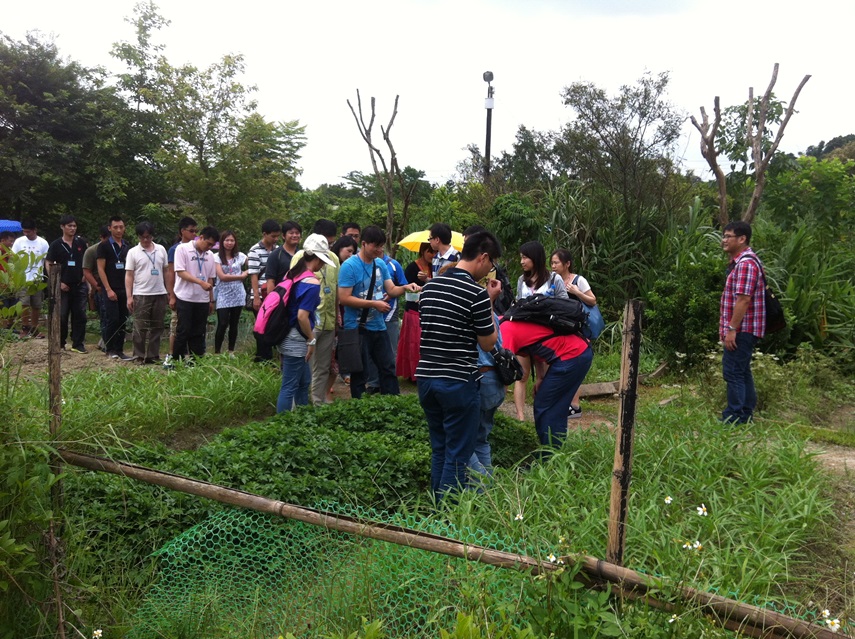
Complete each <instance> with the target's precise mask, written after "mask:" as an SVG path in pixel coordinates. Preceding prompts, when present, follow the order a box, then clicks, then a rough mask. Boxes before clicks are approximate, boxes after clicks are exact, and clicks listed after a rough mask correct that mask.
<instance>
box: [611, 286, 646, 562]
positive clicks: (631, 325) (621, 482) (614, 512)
mask: <svg viewBox="0 0 855 639" xmlns="http://www.w3.org/2000/svg"><path fill="white" fill-rule="evenodd" d="M641 314H642V304H641V301H640V300H629V301H627V303H626V307H625V308H624V319H623V347H622V349H621V353H622V359H621V366H620V415H619V417H618V427H617V434H616V437H615V461H614V469H613V471H612V491H611V503H610V505H609V543H608V547H607V549H606V561H608V562H609V563H612V564H615V565H617V566H623V551H624V542H625V540H626V515H627V503H628V501H629V482H630V479H631V478H632V448H633V441H634V429H635V403H636V399H637V398H638V360H639V354H640V349H641Z"/></svg>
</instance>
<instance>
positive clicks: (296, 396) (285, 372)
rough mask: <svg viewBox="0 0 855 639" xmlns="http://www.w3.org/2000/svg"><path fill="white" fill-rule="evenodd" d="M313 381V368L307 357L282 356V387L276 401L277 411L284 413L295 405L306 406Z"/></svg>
mask: <svg viewBox="0 0 855 639" xmlns="http://www.w3.org/2000/svg"><path fill="white" fill-rule="evenodd" d="M311 381H312V369H311V367H310V366H309V362H307V361H306V358H305V357H291V356H289V355H283V356H282V388H280V389H279V399H278V400H277V401H276V412H277V413H283V412H285V411H289V410H291V409H292V407H293V406H294V405H297V406H306V405H307V404H308V403H309V384H310V383H311Z"/></svg>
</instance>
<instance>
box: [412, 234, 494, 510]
mask: <svg viewBox="0 0 855 639" xmlns="http://www.w3.org/2000/svg"><path fill="white" fill-rule="evenodd" d="M501 253H502V250H501V246H500V244H499V241H498V240H497V239H496V237H495V236H494V235H493V234H492V233H489V232H487V231H484V232H481V233H475V234H474V235H472V236H470V237H469V238H467V240H466V244H464V246H463V252H462V253H461V255H460V260H459V262H458V263H457V265H456V266H455V267H454V268H451V269H449V270H447V271H446V272H445V273H444V274H443V275H440V276H437V277H434V278H433V279H432V280H431V281H430V282H428V283H427V284H426V285H425V287H424V289H423V290H422V294H421V297H420V298H419V312H420V315H421V329H422V337H421V343H420V359H419V365H418V367H417V368H416V380H417V385H418V390H419V402H420V403H421V405H422V409H423V410H424V412H425V417H426V418H427V422H428V430H429V433H430V442H431V449H432V456H431V489H432V490H433V493H434V496H435V498H436V499H437V500H440V499H442V498H443V496H444V495H445V494H446V493H448V492H450V491H455V490H459V489H460V488H461V487H463V486H465V485H466V483H467V480H466V473H467V467H468V464H469V459H470V457H471V456H472V453H473V451H474V450H475V442H476V437H477V434H478V424H479V418H480V410H481V398H480V394H479V380H480V378H481V373H480V371H479V367H478V348H477V347H478V346H480V347H481V348H482V349H483V350H485V351H490V350H492V349H493V346H494V345H495V344H496V336H497V330H496V326H495V325H494V321H493V302H494V301H495V299H496V298H497V297H498V296H499V294H500V293H501V291H502V285H501V282H499V281H498V280H495V279H494V280H489V281H488V285H487V288H486V289H485V288H482V287H481V286H479V285H478V283H477V282H478V280H480V279H481V278H483V277H484V276H486V275H487V273H489V272H490V270H492V268H493V264H494V262H495V260H497V259H498V258H499V257H500V256H501Z"/></svg>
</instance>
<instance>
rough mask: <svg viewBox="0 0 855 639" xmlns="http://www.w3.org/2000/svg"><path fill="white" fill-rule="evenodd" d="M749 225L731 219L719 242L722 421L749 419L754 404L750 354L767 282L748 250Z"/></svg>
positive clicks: (759, 330)
mask: <svg viewBox="0 0 855 639" xmlns="http://www.w3.org/2000/svg"><path fill="white" fill-rule="evenodd" d="M750 242H751V225H750V224H748V223H747V222H742V221H739V222H731V223H730V224H728V225H727V226H725V227H724V233H723V235H722V239H721V243H722V248H723V249H724V252H725V253H727V254H728V255H730V257H731V261H730V264H729V265H728V267H727V281H726V282H725V285H724V292H723V293H722V295H721V307H720V318H719V336H720V337H721V341H722V343H723V344H724V353H723V355H722V360H721V364H722V373H723V376H724V381H725V382H726V383H727V408H725V409H724V412H723V413H722V415H721V418H722V420H723V421H726V422H734V423H737V424H744V423H746V422H749V421H751V419H752V417H753V415H754V408H755V407H756V406H757V393H756V391H755V389H754V377H753V376H752V375H751V356H752V354H753V352H754V345H755V344H756V343H757V340H758V339H760V338H761V337H763V335H765V333H766V299H765V290H766V283H765V281H764V280H765V278H764V276H763V269H762V266H761V264H760V259H759V258H758V257H757V255H756V254H755V253H754V251H752V250H751V247H750V246H748V244H749V243H750Z"/></svg>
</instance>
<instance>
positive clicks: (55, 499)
mask: <svg viewBox="0 0 855 639" xmlns="http://www.w3.org/2000/svg"><path fill="white" fill-rule="evenodd" d="M61 273H62V269H61V267H60V265H59V264H52V265H50V267H49V268H48V384H49V390H48V394H49V400H50V439H51V442H54V443H55V442H56V441H57V439H58V433H59V432H60V430H61V427H62V349H61V347H60V343H59V341H60V319H61V315H62V314H61V313H60V306H61V300H62V282H61V279H60V276H61ZM49 463H50V469H51V473H53V475H54V476H55V477H59V476H60V475H61V474H62V458H61V457H60V456H59V455H57V454H56V453H51V456H50V462H49ZM50 499H51V508H52V511H53V513H52V515H51V519H50V524H49V525H48V556H49V557H50V564H51V578H52V580H53V597H54V605H55V606H56V636H57V637H58V639H65V611H64V608H63V603H62V587H61V584H60V580H61V577H62V573H63V554H64V553H63V552H62V540H61V534H60V532H58V531H57V526H58V524H57V523H56V522H57V518H58V517H59V516H60V515H61V513H62V505H63V504H62V501H63V499H62V481H61V480H57V481H55V482H54V483H53V485H52V486H51V489H50Z"/></svg>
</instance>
